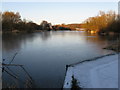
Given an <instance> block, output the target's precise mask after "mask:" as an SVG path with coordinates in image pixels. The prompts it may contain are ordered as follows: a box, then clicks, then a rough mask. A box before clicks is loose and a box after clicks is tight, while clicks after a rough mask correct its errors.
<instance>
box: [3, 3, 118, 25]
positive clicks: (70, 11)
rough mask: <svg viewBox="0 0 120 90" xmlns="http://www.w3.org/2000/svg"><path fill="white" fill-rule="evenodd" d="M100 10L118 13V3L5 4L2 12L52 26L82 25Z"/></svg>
mask: <svg viewBox="0 0 120 90" xmlns="http://www.w3.org/2000/svg"><path fill="white" fill-rule="evenodd" d="M99 10H102V11H109V10H114V11H116V12H117V10H118V3H117V2H4V3H2V11H14V12H19V13H20V15H21V16H22V19H23V18H25V19H27V20H32V21H33V22H35V23H38V24H40V23H41V21H42V20H47V21H48V22H51V23H52V24H61V23H65V24H69V23H81V22H83V21H84V20H85V19H87V18H88V17H92V16H95V15H97V14H98V12H99Z"/></svg>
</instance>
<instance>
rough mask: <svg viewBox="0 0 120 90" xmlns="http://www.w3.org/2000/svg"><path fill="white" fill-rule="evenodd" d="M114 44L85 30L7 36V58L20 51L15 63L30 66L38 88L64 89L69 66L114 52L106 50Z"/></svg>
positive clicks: (4, 55) (5, 46)
mask: <svg viewBox="0 0 120 90" xmlns="http://www.w3.org/2000/svg"><path fill="white" fill-rule="evenodd" d="M111 42H112V40H111V39H110V38H109V39H106V37H99V36H97V35H95V34H88V33H85V32H81V31H50V32H37V33H31V34H23V33H21V34H20V33H19V34H5V35H3V58H5V59H7V60H9V59H11V58H12V56H13V55H14V53H16V52H18V55H17V56H16V58H15V60H14V62H13V63H15V64H22V65H24V66H25V67H26V69H27V70H28V71H29V72H30V75H31V76H32V77H33V79H34V80H35V82H36V87H41V88H58V87H60V88H61V87H62V84H63V81H64V75H65V66H66V65H67V64H71V63H75V62H78V61H81V60H85V59H90V58H93V57H96V56H101V55H103V54H107V53H111V51H109V50H103V49H102V48H103V47H104V46H105V45H107V44H109V43H111ZM6 62H7V61H6ZM13 70H14V71H16V69H13ZM20 73H21V72H20V71H19V74H20ZM21 77H22V75H21ZM5 78H7V77H5ZM7 79H8V80H9V78H7Z"/></svg>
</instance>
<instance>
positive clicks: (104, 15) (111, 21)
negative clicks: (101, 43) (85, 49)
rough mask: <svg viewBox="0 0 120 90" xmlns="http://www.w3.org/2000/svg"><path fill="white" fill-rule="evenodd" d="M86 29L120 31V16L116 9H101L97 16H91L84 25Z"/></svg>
mask: <svg viewBox="0 0 120 90" xmlns="http://www.w3.org/2000/svg"><path fill="white" fill-rule="evenodd" d="M82 27H83V28H85V29H86V31H91V30H94V31H96V32H98V33H99V34H101V33H109V32H115V33H120V30H119V29H120V18H119V15H117V14H116V13H115V12H114V11H108V12H104V11H100V12H99V14H98V15H97V16H95V17H90V18H88V19H86V20H85V21H84V22H83V25H82Z"/></svg>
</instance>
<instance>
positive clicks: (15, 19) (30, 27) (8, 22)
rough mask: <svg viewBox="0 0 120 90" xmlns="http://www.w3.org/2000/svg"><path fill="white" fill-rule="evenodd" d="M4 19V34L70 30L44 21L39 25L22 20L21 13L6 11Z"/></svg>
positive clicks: (3, 15)
mask: <svg viewBox="0 0 120 90" xmlns="http://www.w3.org/2000/svg"><path fill="white" fill-rule="evenodd" d="M0 14H1V16H2V18H1V20H0V23H2V32H34V31H35V30H41V31H42V30H70V28H67V27H63V26H56V25H53V26H52V24H51V23H48V22H47V21H42V22H41V23H40V24H39V25H38V24H36V23H34V22H33V21H27V20H26V19H23V20H22V19H21V16H20V14H19V12H16V13H15V12H11V11H5V12H3V13H0Z"/></svg>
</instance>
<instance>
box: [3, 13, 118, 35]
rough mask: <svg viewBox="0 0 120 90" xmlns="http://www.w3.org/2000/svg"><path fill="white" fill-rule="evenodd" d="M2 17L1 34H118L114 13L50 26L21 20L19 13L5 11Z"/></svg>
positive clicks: (116, 16) (44, 22) (46, 23)
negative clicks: (66, 31)
mask: <svg viewBox="0 0 120 90" xmlns="http://www.w3.org/2000/svg"><path fill="white" fill-rule="evenodd" d="M1 15H2V19H1V22H2V31H3V32H34V31H36V30H37V31H45V30H47V31H50V30H55V31H56V30H77V29H78V30H82V29H84V31H88V32H89V31H92V32H94V33H99V34H100V35H108V34H114V33H120V30H119V29H120V18H119V16H118V15H117V14H116V13H115V12H114V11H108V12H104V11H100V12H99V14H98V15H97V16H94V17H89V18H88V19H86V20H85V21H84V22H83V23H80V24H59V25H52V24H51V23H48V22H47V21H42V22H41V23H40V24H39V25H38V24H36V23H34V22H33V21H27V20H26V19H23V20H22V19H21V15H20V14H19V12H11V11H5V12H3V13H1Z"/></svg>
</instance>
